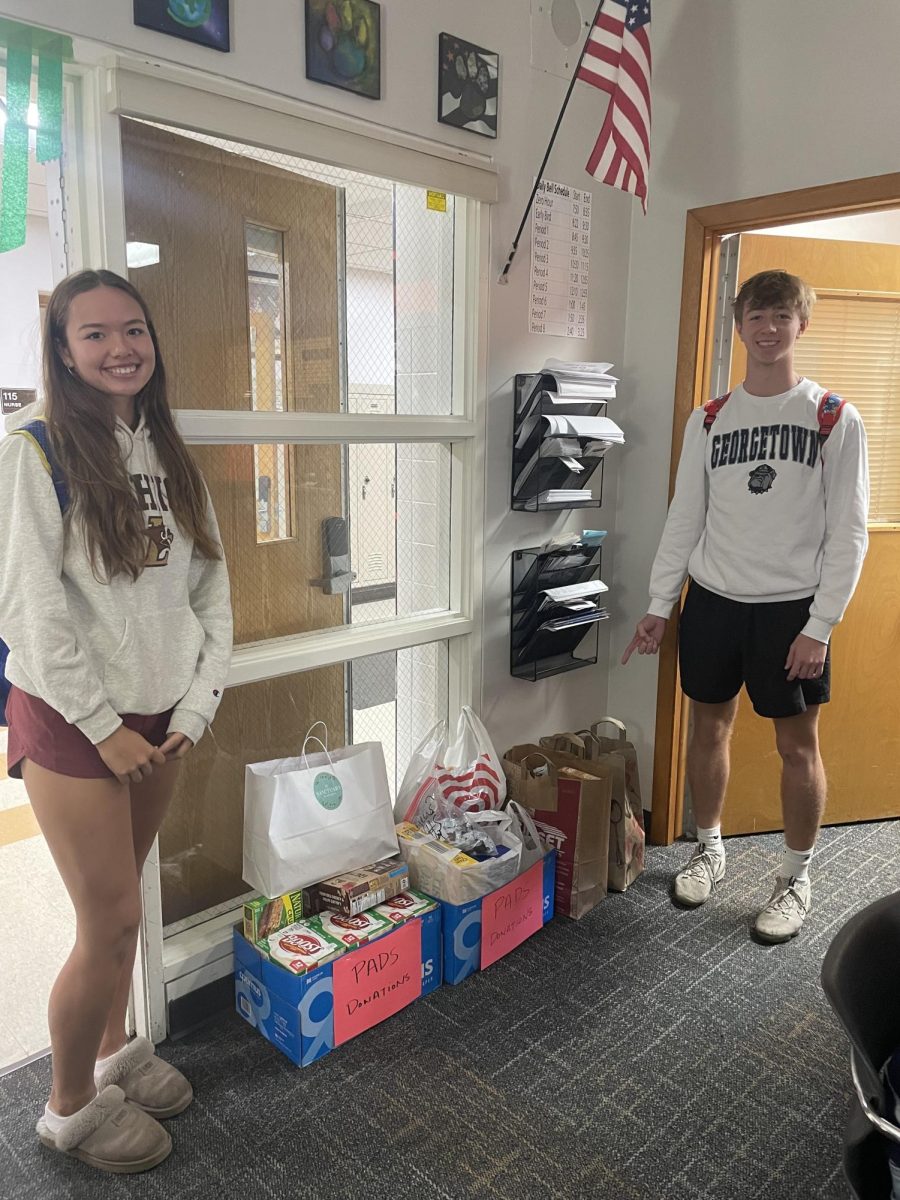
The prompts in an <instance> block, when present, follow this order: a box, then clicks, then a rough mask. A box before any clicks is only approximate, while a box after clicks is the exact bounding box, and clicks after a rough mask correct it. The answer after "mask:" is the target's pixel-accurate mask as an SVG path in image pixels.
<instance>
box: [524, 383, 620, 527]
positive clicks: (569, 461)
mask: <svg viewBox="0 0 900 1200" xmlns="http://www.w3.org/2000/svg"><path fill="white" fill-rule="evenodd" d="M556 389H557V382H556V379H555V377H554V376H553V375H552V374H550V373H548V372H543V373H537V374H531V375H517V376H516V380H515V397H514V404H513V462H512V495H511V500H510V503H511V506H512V508H514V509H518V510H519V511H520V512H521V511H524V512H544V511H557V512H558V511H560V510H563V509H570V508H599V507H600V506H601V504H602V502H603V500H602V497H603V452H602V451H601V452H598V451H597V448H596V446H597V439H598V436H599V435H598V434H596V433H595V434H593V435H591V434H582V435H580V436H579V435H578V434H577V433H572V432H564V433H562V434H557V433H555V432H554V430H553V427H552V423H553V419H554V418H565V417H570V418H572V419H573V421H575V422H577V423H578V425H579V427H581V426H584V425H585V424H591V421H590V420H588V421H587V422H585V420H584V418H589V419H590V418H598V417H605V414H606V404H607V401H606V400H605V399H597V400H591V401H585V400H578V401H575V400H566V399H563V398H561V397H557V396H556V395H555V393H556ZM545 418H550V419H549V420H548V419H545ZM594 423H595V424H596V421H595V422H594ZM618 433H619V435H621V431H618ZM598 467H599V469H600V474H599V478H598V479H596V478H595V481H594V483H593V486H592V487H591V486H589V483H588V481H589V480H590V479H591V478H592V477H593V476H595V475H596V472H597V468H598ZM580 492H581V493H587V494H586V495H579V494H578V493H580ZM592 492H593V494H592Z"/></svg>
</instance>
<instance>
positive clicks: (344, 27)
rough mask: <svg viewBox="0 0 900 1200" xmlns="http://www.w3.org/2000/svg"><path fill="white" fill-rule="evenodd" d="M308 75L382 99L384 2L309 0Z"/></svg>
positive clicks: (320, 81) (307, 0) (373, 0)
mask: <svg viewBox="0 0 900 1200" xmlns="http://www.w3.org/2000/svg"><path fill="white" fill-rule="evenodd" d="M305 3H306V78H307V79H311V80H313V82H315V83H327V84H328V85H329V86H330V87H339V88H343V89H344V90H345V91H347V92H355V93H356V94H357V95H358V96H368V97H369V99H370V100H380V99H381V5H380V4H376V3H375V0H305Z"/></svg>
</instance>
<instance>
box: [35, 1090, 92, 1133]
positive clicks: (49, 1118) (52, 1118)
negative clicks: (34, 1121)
mask: <svg viewBox="0 0 900 1200" xmlns="http://www.w3.org/2000/svg"><path fill="white" fill-rule="evenodd" d="M91 1099H93V1097H91ZM88 1104H90V1100H89V1101H88ZM84 1107H85V1108H87V1104H86V1105H85V1106H84ZM83 1111H84V1109H81V1108H79V1109H76V1110H75V1112H73V1113H69V1115H68V1116H67V1117H61V1116H60V1115H59V1113H56V1112H54V1111H53V1109H52V1108H51V1107H50V1105H49V1103H48V1104H45V1105H44V1122H45V1124H46V1126H47V1128H48V1129H49V1130H50V1132H51V1133H52V1134H53V1135H54V1137H55V1136H56V1134H58V1133H60V1132H61V1131H62V1130H63V1129H65V1127H66V1125H68V1123H69V1121H71V1120H72V1118H73V1117H75V1116H77V1115H78V1113H80V1112H83Z"/></svg>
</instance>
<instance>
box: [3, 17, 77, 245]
mask: <svg viewBox="0 0 900 1200" xmlns="http://www.w3.org/2000/svg"><path fill="white" fill-rule="evenodd" d="M0 46H5V47H6V128H5V131H4V135H3V174H2V176H0V254H2V253H3V252H4V251H5V250H15V249H16V248H17V247H18V246H23V245H24V244H25V229H26V213H27V210H28V105H29V103H30V100H31V64H32V58H33V56H34V55H35V54H36V55H37V59H38V103H37V109H38V121H37V124H38V129H37V139H36V155H37V161H38V162H39V163H47V162H51V161H52V160H53V159H55V158H59V157H60V155H61V154H62V64H63V59H70V58H71V57H72V39H71V38H67V37H62V36H61V35H60V34H56V33H47V32H46V31H44V30H41V29H32V28H31V27H30V26H29V25H21V24H20V23H19V22H18V21H8V20H5V19H0Z"/></svg>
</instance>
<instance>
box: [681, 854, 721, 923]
mask: <svg viewBox="0 0 900 1200" xmlns="http://www.w3.org/2000/svg"><path fill="white" fill-rule="evenodd" d="M724 878H725V855H724V854H722V853H719V854H716V853H714V852H713V851H712V850H707V848H706V845H705V843H704V842H698V844H697V848H696V850H695V851H694V853H693V854H692V855H691V858H690V861H689V862H688V864H687V866H686V867H682V868H681V870H680V871H679V872H678V874H677V875H676V876H675V899H676V900H677V901H678V903H679V904H683V905H684V906H685V907H686V908H698V907H699V906H700V905H701V904H705V903H706V901H707V900H708V899H709V896H710V892H712V890H713V887H714V886H715V885H716V884H717V883H720V882H721V880H723V879H724Z"/></svg>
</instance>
